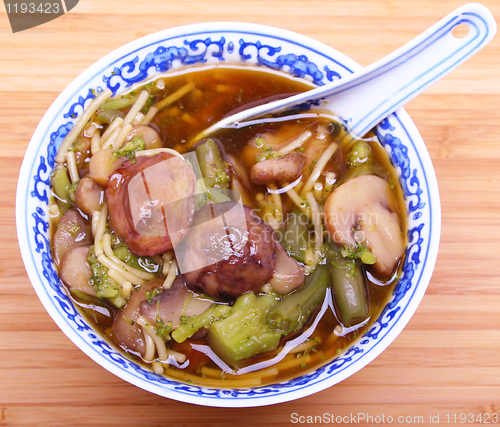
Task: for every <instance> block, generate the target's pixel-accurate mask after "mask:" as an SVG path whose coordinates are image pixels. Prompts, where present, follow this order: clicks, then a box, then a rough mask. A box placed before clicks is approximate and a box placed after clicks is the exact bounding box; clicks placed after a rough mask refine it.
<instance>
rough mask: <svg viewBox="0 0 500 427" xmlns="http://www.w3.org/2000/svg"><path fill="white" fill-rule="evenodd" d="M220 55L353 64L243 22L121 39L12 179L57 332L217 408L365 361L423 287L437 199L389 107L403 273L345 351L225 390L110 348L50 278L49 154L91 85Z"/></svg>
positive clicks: (315, 68)
mask: <svg viewBox="0 0 500 427" xmlns="http://www.w3.org/2000/svg"><path fill="white" fill-rule="evenodd" d="M224 63H242V64H254V65H260V66H262V67H269V68H272V69H275V70H281V71H284V72H286V73H290V74H293V75H294V76H298V77H303V78H305V79H308V80H310V81H312V82H314V83H316V84H318V85H321V84H325V83H328V82H329V81H332V80H334V79H338V78H342V77H344V76H347V75H348V74H350V73H352V72H353V71H354V70H357V69H359V68H360V66H359V65H358V64H356V63H355V62H353V61H352V60H350V59H349V58H348V57H346V56H344V55H343V54H341V53H339V52H337V51H336V50H334V49H332V48H331V47H328V46H325V45H323V44H321V43H319V42H317V41H314V40H312V39H310V38H307V37H304V36H301V35H298V34H295V33H291V32H289V31H285V30H281V29H276V28H271V27H265V26H261V25H252V24H243V23H227V22H225V23H208V24H196V25H189V26H185V27H179V28H173V29H169V30H165V31H161V32H159V33H155V34H152V35H149V36H146V37H143V38H141V39H139V40H136V41H134V42H132V43H129V44H127V45H126V46H123V47H121V48H119V49H117V50H115V51H114V52H112V53H110V54H109V55H106V56H105V57H104V58H102V59H101V60H99V61H98V62H96V63H95V64H94V65H92V66H91V67H89V68H88V69H87V70H86V71H84V72H83V73H82V74H81V75H80V76H79V77H77V78H76V79H75V80H74V81H73V82H72V83H71V84H70V85H69V86H68V87H67V88H66V89H65V90H64V91H63V92H62V93H61V95H60V96H59V97H58V98H57V99H56V100H55V102H54V103H53V104H52V106H51V107H50V108H49V110H48V111H47V113H46V114H45V116H44V117H43V119H42V120H41V122H40V124H39V125H38V128H37V129H36V131H35V133H34V135H33V138H32V139H31V142H30V144H29V146H28V149H27V152H26V156H25V159H24V161H23V164H22V168H21V173H20V177H19V183H18V189H17V201H16V217H17V231H18V238H19V245H20V248H21V253H22V256H23V260H24V263H25V266H26V270H27V272H28V275H29V278H30V280H31V282H32V284H33V287H34V288H35V291H36V293H37V294H38V297H39V298H40V300H41V302H42V303H43V305H44V306H45V308H46V310H47V311H48V313H49V314H50V315H51V316H52V318H53V319H54V321H55V322H56V323H57V325H58V326H59V327H60V328H61V329H62V331H63V332H64V333H65V334H66V335H67V336H68V337H69V338H70V339H71V340H72V341H73V342H74V343H75V344H76V345H77V346H78V347H79V348H80V349H81V350H82V351H83V352H85V353H86V354H87V355H88V356H89V357H91V358H92V359H93V360H94V361H96V362H97V363H99V364H100V365H101V366H102V367H103V368H105V369H107V370H108V371H110V372H112V373H114V374H115V375H117V376H118V377H120V378H122V379H124V380H126V381H128V382H130V383H131V384H134V385H136V386H138V387H141V388H143V389H145V390H148V391H150V392H152V393H156V394H158V395H160V396H165V397H168V398H171V399H175V400H179V401H183V402H190V403H194V404H199V405H207V406H223V407H240V406H244V407H248V406H260V405H270V404H274V403H279V402H285V401H290V400H293V399H298V398H300V397H304V396H307V395H310V394H312V393H315V392H318V391H321V390H324V389H326V388H328V387H330V386H332V385H334V384H336V383H338V382H340V381H342V380H344V379H346V378H347V377H349V376H350V375H352V374H354V373H355V372H357V371H358V370H359V369H361V368H362V367H364V366H365V365H366V364H368V363H369V362H371V361H372V360H373V359H374V358H375V357H377V356H378V355H379V354H380V353H381V352H382V351H383V350H384V349H385V348H386V347H387V346H388V345H389V344H390V343H391V342H392V341H393V340H394V339H395V338H396V336H397V335H398V334H399V333H400V332H401V330H402V329H403V328H404V326H405V325H406V324H407V322H408V321H409V319H410V317H411V316H412V315H413V313H414V312H415V310H416V308H417V306H418V304H419V303H420V301H421V299H422V297H423V295H424V293H425V290H426V288H427V285H428V283H429V280H430V278H431V274H432V271H433V268H434V264H435V260H436V256H437V250H438V243H439V235H440V224H441V217H440V202H439V194H438V187H437V182H436V177H435V174H434V170H433V167H432V164H431V161H430V158H429V155H428V152H427V150H426V148H425V145H424V142H423V141H422V138H421V137H420V135H419V133H418V131H417V129H416V127H415V125H414V124H413V122H412V121H411V120H410V118H409V116H408V115H407V114H406V112H405V111H404V110H399V111H397V112H396V113H395V114H393V115H391V116H390V117H389V118H388V119H386V120H384V121H383V122H382V123H381V124H380V125H379V127H378V134H379V135H378V136H379V138H380V140H381V142H382V144H383V145H384V146H385V147H386V149H387V150H388V152H389V153H390V156H391V159H392V162H393V164H394V165H395V167H396V168H397V169H398V170H399V171H400V174H401V178H400V181H401V185H402V188H403V192H404V196H405V199H406V206H407V210H408V229H409V232H408V247H407V249H406V257H405V261H404V267H403V273H404V274H403V277H402V278H401V280H400V281H399V283H398V284H397V286H396V287H395V289H394V292H393V295H392V298H391V300H390V302H389V303H388V304H387V306H386V307H385V308H384V310H383V311H382V313H381V315H380V316H379V318H378V319H377V320H376V321H375V322H374V324H373V326H372V327H371V328H370V329H369V330H368V331H367V332H366V333H365V334H364V335H363V336H362V337H361V338H360V339H359V340H358V341H357V342H356V343H355V344H354V345H353V346H352V347H350V348H349V349H348V351H346V352H345V353H343V354H340V355H339V356H338V357H336V358H335V359H334V360H332V361H331V362H330V363H328V364H327V365H325V366H323V367H321V368H319V369H317V370H316V371H313V372H309V373H307V374H305V375H302V376H300V377H297V378H295V379H292V380H289V381H285V382H280V383H277V384H273V385H266V386H263V387H255V388H249V389H238V390H227V389H216V388H211V387H198V386H195V385H188V384H184V383H180V382H177V381H174V380H171V379H168V378H165V377H162V376H159V375H156V374H154V373H153V372H151V371H148V370H145V369H144V368H143V367H141V366H140V365H138V364H136V363H134V362H133V361H131V360H129V359H128V358H126V357H124V356H123V355H122V354H121V353H120V352H118V351H117V350H116V349H115V348H113V347H112V346H110V345H109V344H108V343H107V342H106V341H105V340H103V339H102V338H101V337H100V336H99V334H98V333H96V332H95V331H94V330H93V329H92V327H91V326H90V325H89V324H88V322H87V321H86V320H85V319H84V318H83V317H82V316H81V315H80V313H79V312H78V310H77V309H76V308H75V306H74V305H73V304H72V302H71V300H70V299H69V298H68V296H67V295H66V292H65V290H64V286H63V285H62V284H61V282H60V280H59V278H58V276H57V272H56V269H55V266H54V263H53V261H52V256H51V252H50V245H49V235H48V230H49V227H48V221H49V216H48V210H47V208H48V206H47V205H48V196H49V193H50V187H49V175H50V171H51V169H52V167H53V166H54V156H55V154H56V151H57V148H58V146H59V144H60V143H61V141H62V139H63V137H64V136H65V135H66V134H67V132H68V131H69V129H70V128H71V126H72V124H73V118H74V117H75V116H77V115H78V114H80V113H81V112H82V111H83V108H84V105H85V104H87V103H88V102H89V100H90V99H91V98H92V97H93V95H92V93H93V90H95V89H98V88H105V87H108V88H110V89H111V90H113V92H118V93H119V92H121V91H124V90H126V89H127V88H128V87H130V86H131V85H133V84H136V83H140V82H141V81H143V80H145V79H150V78H151V77H154V76H155V75H157V74H159V73H163V72H166V71H170V70H176V69H178V68H179V67H186V66H198V65H204V64H224ZM54 381H57V379H54Z"/></svg>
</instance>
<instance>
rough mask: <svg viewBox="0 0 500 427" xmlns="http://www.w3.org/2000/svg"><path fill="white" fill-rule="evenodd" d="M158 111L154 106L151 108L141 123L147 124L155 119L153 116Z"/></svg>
mask: <svg viewBox="0 0 500 427" xmlns="http://www.w3.org/2000/svg"><path fill="white" fill-rule="evenodd" d="M157 112H158V108H156V107H154V106H152V107H151V108H150V109H149V110H148V113H147V114H146V116H145V117H144V119H142V122H141V124H143V125H147V124H148V123H149V122H150V121H151V120H153V117H154V116H155V115H156V113H157Z"/></svg>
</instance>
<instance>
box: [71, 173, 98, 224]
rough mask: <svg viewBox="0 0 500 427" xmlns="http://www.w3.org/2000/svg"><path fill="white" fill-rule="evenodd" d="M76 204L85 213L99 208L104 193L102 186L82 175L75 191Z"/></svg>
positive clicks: (88, 213)
mask: <svg viewBox="0 0 500 427" xmlns="http://www.w3.org/2000/svg"><path fill="white" fill-rule="evenodd" d="M75 197H76V200H75V203H76V206H78V208H79V209H80V210H81V211H82V212H83V213H85V214H87V215H90V214H91V213H92V212H93V211H96V210H99V209H101V206H102V200H103V199H104V194H103V192H102V188H101V187H100V186H99V185H98V184H97V183H96V182H95V181H94V180H93V179H92V178H91V177H90V176H84V177H83V178H82V179H81V180H80V182H79V183H78V186H77V187H76V192H75Z"/></svg>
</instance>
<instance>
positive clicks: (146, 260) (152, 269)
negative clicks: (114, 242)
mask: <svg viewBox="0 0 500 427" xmlns="http://www.w3.org/2000/svg"><path fill="white" fill-rule="evenodd" d="M113 252H114V254H115V255H116V256H117V257H118V258H119V259H120V260H121V261H123V262H124V263H125V264H127V265H130V266H131V267H134V268H137V269H138V270H142V271H146V272H148V273H157V272H158V271H159V268H160V266H159V264H156V263H155V262H154V261H153V260H152V258H151V257H147V256H137V255H135V254H133V253H132V252H130V251H129V249H128V248H127V247H126V246H124V245H119V246H116V247H115V248H113Z"/></svg>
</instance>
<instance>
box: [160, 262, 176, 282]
mask: <svg viewBox="0 0 500 427" xmlns="http://www.w3.org/2000/svg"><path fill="white" fill-rule="evenodd" d="M176 277H177V261H176V260H175V259H174V260H172V263H171V264H170V268H169V269H168V275H167V278H166V279H165V281H164V282H163V289H170V288H171V287H172V284H173V283H174V280H175V278H176Z"/></svg>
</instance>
